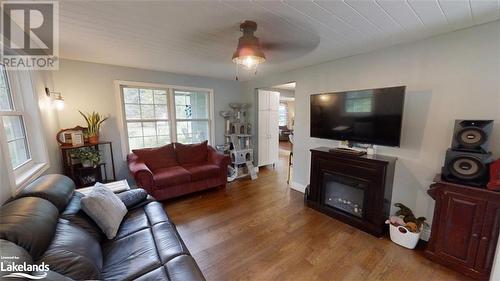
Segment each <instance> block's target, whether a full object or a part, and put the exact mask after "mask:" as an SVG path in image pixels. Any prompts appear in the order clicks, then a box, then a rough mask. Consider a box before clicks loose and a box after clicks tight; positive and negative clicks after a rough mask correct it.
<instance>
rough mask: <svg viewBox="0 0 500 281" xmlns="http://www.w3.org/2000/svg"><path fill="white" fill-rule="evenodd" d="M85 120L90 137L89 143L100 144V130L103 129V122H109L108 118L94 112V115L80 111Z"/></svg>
mask: <svg viewBox="0 0 500 281" xmlns="http://www.w3.org/2000/svg"><path fill="white" fill-rule="evenodd" d="M78 112H80V114H81V115H82V116H83V118H85V121H86V122H87V133H88V136H89V142H90V143H92V144H96V143H98V142H99V130H100V129H101V124H102V122H104V121H106V120H108V117H104V116H103V115H101V114H99V113H98V112H95V111H92V113H83V112H81V111H80V110H79V111H78Z"/></svg>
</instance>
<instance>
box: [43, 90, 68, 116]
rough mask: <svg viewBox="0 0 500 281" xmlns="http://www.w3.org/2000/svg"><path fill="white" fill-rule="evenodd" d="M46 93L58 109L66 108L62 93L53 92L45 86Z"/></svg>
mask: <svg viewBox="0 0 500 281" xmlns="http://www.w3.org/2000/svg"><path fill="white" fill-rule="evenodd" d="M45 94H46V95H47V97H49V98H50V99H51V100H52V104H53V105H54V107H55V108H56V109H57V110H59V111H61V110H63V109H64V98H63V96H62V94H61V93H59V92H51V91H50V89H49V88H45Z"/></svg>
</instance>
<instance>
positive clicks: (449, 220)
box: [426, 177, 500, 280]
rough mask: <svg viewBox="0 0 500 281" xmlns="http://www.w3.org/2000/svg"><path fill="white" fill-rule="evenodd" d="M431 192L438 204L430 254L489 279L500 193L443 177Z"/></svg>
mask: <svg viewBox="0 0 500 281" xmlns="http://www.w3.org/2000/svg"><path fill="white" fill-rule="evenodd" d="M428 193H429V195H431V196H432V198H434V199H435V200H436V206H435V209H434V218H433V222H432V231H431V238H430V240H429V244H428V247H427V251H426V254H427V256H428V257H429V258H431V259H432V260H434V261H437V262H439V263H442V264H444V265H446V266H449V267H451V268H452V269H454V270H457V271H459V272H462V273H464V274H466V275H468V276H470V277H472V278H477V279H481V280H488V278H489V275H490V272H491V267H492V263H493V258H494V255H495V249H496V244H497V239H498V231H499V226H500V193H498V192H494V191H489V190H486V189H480V188H474V187H469V186H463V185H459V184H454V183H448V182H444V181H441V180H440V178H439V177H436V180H435V183H434V184H432V185H431V188H430V189H429V191H428Z"/></svg>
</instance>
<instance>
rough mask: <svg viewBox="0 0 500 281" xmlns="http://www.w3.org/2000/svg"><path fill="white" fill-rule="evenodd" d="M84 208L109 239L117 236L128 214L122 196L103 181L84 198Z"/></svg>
mask: <svg viewBox="0 0 500 281" xmlns="http://www.w3.org/2000/svg"><path fill="white" fill-rule="evenodd" d="M82 209H83V210H84V211H85V213H86V214H87V215H89V217H91V218H92V220H94V221H95V223H96V224H97V225H98V226H99V228H100V229H101V230H102V232H104V234H106V237H108V239H113V238H114V237H115V236H116V233H117V232H118V228H119V227H120V224H121V222H122V220H123V217H124V216H125V215H126V214H127V207H125V204H123V202H122V201H121V200H120V198H118V196H116V194H114V193H113V191H111V189H109V188H108V187H106V186H105V185H103V184H101V183H97V184H96V185H95V186H94V188H93V189H92V191H91V192H90V193H89V194H87V195H85V196H84V197H83V198H82Z"/></svg>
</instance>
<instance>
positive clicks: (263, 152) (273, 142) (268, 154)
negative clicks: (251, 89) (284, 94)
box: [258, 90, 280, 166]
mask: <svg viewBox="0 0 500 281" xmlns="http://www.w3.org/2000/svg"><path fill="white" fill-rule="evenodd" d="M258 99H259V108H258V112H259V117H258V120H259V124H258V125H259V127H258V142H259V144H258V146H259V152H258V157H259V163H258V166H265V165H271V164H276V163H277V162H278V157H279V114H278V109H279V104H280V93H279V92H272V91H263V90H259V91H258Z"/></svg>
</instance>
